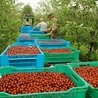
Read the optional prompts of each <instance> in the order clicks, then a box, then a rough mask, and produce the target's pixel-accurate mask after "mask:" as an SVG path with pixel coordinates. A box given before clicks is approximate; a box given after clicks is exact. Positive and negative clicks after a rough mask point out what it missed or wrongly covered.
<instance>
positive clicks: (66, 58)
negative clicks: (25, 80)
mask: <svg viewBox="0 0 98 98" xmlns="http://www.w3.org/2000/svg"><path fill="white" fill-rule="evenodd" d="M43 49H46V50H52V49H68V50H70V51H71V52H70V53H49V52H44V61H45V63H56V62H73V61H79V53H80V51H79V50H77V49H75V48H72V47H61V48H60V47H59V48H57V47H56V48H53V47H52V48H50V47H49V48H41V50H43Z"/></svg>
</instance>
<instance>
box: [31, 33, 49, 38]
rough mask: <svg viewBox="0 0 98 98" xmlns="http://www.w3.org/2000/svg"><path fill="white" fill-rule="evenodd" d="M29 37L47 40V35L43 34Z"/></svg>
mask: <svg viewBox="0 0 98 98" xmlns="http://www.w3.org/2000/svg"><path fill="white" fill-rule="evenodd" d="M31 37H32V38H35V39H49V35H44V34H31Z"/></svg>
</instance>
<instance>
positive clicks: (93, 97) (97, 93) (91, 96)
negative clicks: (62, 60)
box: [68, 61, 98, 98]
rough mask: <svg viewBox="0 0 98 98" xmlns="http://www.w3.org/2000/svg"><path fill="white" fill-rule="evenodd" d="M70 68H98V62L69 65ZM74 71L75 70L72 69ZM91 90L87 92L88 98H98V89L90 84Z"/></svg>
mask: <svg viewBox="0 0 98 98" xmlns="http://www.w3.org/2000/svg"><path fill="white" fill-rule="evenodd" d="M68 66H69V67H70V68H71V69H72V68H78V67H81V66H90V67H93V66H98V61H93V62H79V63H68ZM72 70H73V69H72ZM88 85H89V88H88V91H87V97H86V98H98V88H94V87H93V86H92V85H91V84H89V83H88Z"/></svg>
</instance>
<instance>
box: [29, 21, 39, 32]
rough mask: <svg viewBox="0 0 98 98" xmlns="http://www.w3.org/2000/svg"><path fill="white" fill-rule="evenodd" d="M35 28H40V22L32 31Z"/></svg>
mask: <svg viewBox="0 0 98 98" xmlns="http://www.w3.org/2000/svg"><path fill="white" fill-rule="evenodd" d="M35 28H40V23H38V24H37V25H36V26H34V27H33V29H32V30H31V31H33V30H34V29H35Z"/></svg>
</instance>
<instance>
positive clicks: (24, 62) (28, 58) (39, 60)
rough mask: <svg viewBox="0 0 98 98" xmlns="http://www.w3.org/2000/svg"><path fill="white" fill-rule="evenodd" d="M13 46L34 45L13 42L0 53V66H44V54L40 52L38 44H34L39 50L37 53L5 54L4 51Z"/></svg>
mask: <svg viewBox="0 0 98 98" xmlns="http://www.w3.org/2000/svg"><path fill="white" fill-rule="evenodd" d="M13 46H27V47H31V46H35V45H34V43H33V44H32V43H15V44H13V45H9V46H8V47H7V48H6V49H5V50H4V52H3V53H2V54H1V55H0V59H1V62H0V65H1V67H6V66H14V67H16V68H43V67H44V55H43V53H42V52H41V50H40V49H39V47H38V46H36V47H37V48H38V50H39V51H40V53H39V54H35V55H11V56H9V55H6V52H7V51H8V49H9V48H10V47H13Z"/></svg>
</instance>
